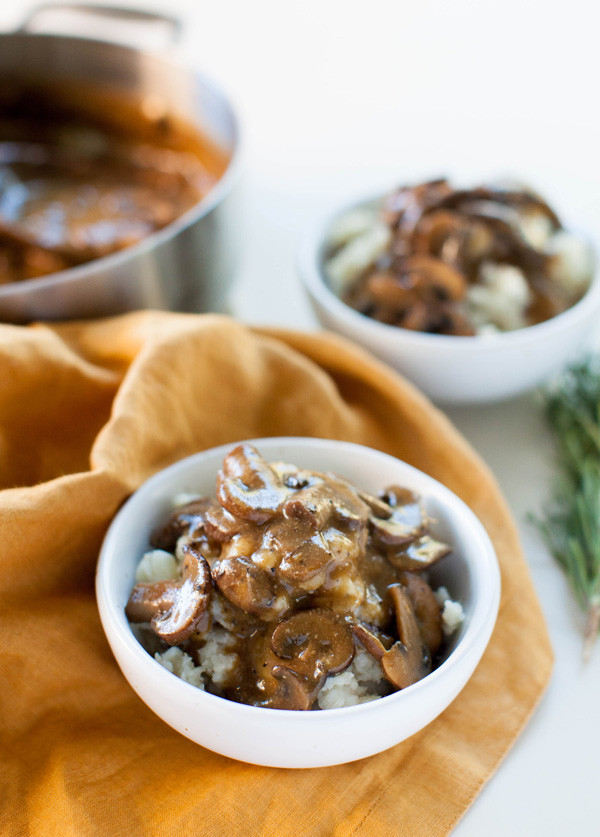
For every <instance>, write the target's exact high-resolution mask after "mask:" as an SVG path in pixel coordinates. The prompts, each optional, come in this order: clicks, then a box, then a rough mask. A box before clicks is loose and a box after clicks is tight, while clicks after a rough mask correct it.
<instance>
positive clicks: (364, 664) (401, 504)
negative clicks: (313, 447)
mask: <svg viewBox="0 0 600 837" xmlns="http://www.w3.org/2000/svg"><path fill="white" fill-rule="evenodd" d="M150 547H151V550H150V551H149V552H148V553H147V554H146V555H145V556H144V558H143V559H142V562H141V564H140V566H139V567H138V574H137V579H138V583H137V584H136V585H135V586H134V588H133V590H132V591H131V594H130V597H129V601H128V603H127V606H126V615H127V617H128V619H129V621H130V623H133V624H134V627H135V629H136V630H135V632H136V635H137V636H138V638H139V639H140V641H141V642H142V644H143V645H144V646H145V647H146V649H147V650H148V651H149V652H150V653H153V654H155V655H156V658H157V659H158V660H159V661H160V662H162V663H163V665H165V666H166V667H167V668H170V670H172V671H174V672H175V673H177V674H179V675H180V676H183V677H184V679H187V680H189V682H193V683H195V685H198V686H200V687H201V688H205V689H206V690H207V691H210V692H212V693H214V694H216V695H219V696H221V697H224V698H227V699H230V700H234V701H237V702H241V703H246V704H251V705H254V706H263V707H270V708H278V709H300V710H308V709H313V708H326V707H327V706H330V705H335V704H332V703H330V702H329V703H328V702H327V700H326V697H325V696H326V695H327V693H328V692H330V691H331V689H332V687H333V686H335V685H336V684H342V683H344V684H345V683H348V684H349V685H350V687H351V689H353V691H354V696H353V699H352V701H351V702H362V701H364V700H369V699H373V698H375V697H380V696H382V695H385V694H388V693H389V692H392V691H395V690H398V689H402V688H404V687H406V686H409V685H411V684H412V683H414V682H416V681H418V680H419V679H421V678H422V677H424V676H425V675H426V674H427V673H428V672H429V671H431V670H432V668H433V667H434V666H435V664H436V660H437V659H438V655H439V654H440V650H441V649H442V647H443V644H444V639H445V634H446V633H449V632H450V631H445V627H446V626H445V624H444V620H443V611H444V599H445V598H446V596H447V594H446V595H445V596H442V598H441V599H440V597H439V596H438V597H436V595H435V594H434V592H433V590H432V589H431V587H430V586H429V584H428V582H427V580H426V578H425V571H426V570H427V569H428V568H429V567H430V566H431V565H432V564H434V563H435V562H437V561H438V560H440V559H441V558H443V557H444V556H446V555H448V554H449V553H450V547H449V546H448V545H447V544H445V543H442V542H440V541H438V540H436V539H435V538H434V537H432V535H431V533H430V521H429V519H428V517H427V515H426V514H425V512H424V510H423V508H422V505H421V502H420V498H419V497H418V496H417V495H416V494H415V493H414V492H412V491H411V490H410V489H408V488H401V487H396V486H393V487H390V488H388V489H387V490H386V491H384V492H383V493H382V494H381V495H380V496H378V497H375V496H372V495H370V494H368V493H366V492H364V491H362V490H360V489H358V488H356V487H354V486H353V485H352V484H350V483H349V482H347V481H346V480H345V479H343V478H342V477H340V476H337V475H335V474H331V473H327V474H323V473H319V472H316V471H309V470H305V469H298V468H296V467H295V466H293V465H289V464H286V463H281V462H272V463H269V462H267V461H266V460H265V459H264V458H263V457H262V456H261V454H260V453H259V451H258V450H257V449H256V448H254V447H253V446H252V445H249V444H243V445H239V446H238V447H236V448H234V449H233V450H231V451H230V452H229V453H228V454H227V456H226V457H225V459H224V461H223V464H222V467H221V470H220V471H219V473H218V476H217V482H216V499H213V498H208V497H201V498H194V499H192V500H189V501H188V502H185V503H183V504H179V505H177V506H176V508H175V509H174V510H173V512H172V513H171V514H170V516H169V518H168V519H167V520H166V521H165V522H164V523H163V524H162V525H161V526H160V527H159V528H158V529H156V530H155V531H154V532H153V534H152V537H151V543H150ZM453 604H456V603H453ZM342 705H348V704H342Z"/></svg>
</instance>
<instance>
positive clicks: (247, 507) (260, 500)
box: [217, 444, 292, 525]
mask: <svg viewBox="0 0 600 837" xmlns="http://www.w3.org/2000/svg"><path fill="white" fill-rule="evenodd" d="M291 491H292V490H291V489H289V488H287V487H286V486H285V485H284V484H283V483H282V482H281V478H280V477H279V475H278V474H277V473H276V472H275V471H274V470H273V469H272V468H271V467H270V465H269V464H268V462H267V461H266V460H265V459H264V458H263V457H262V456H261V454H260V453H259V452H258V450H257V449H256V448H255V447H254V446H253V445H249V444H242V445H238V446H237V447H236V448H234V449H233V450H232V451H231V452H230V453H228V454H227V456H226V457H225V459H224V460H223V467H222V468H221V470H220V471H219V473H218V474H217V499H218V501H219V503H220V504H221V505H222V506H223V508H225V509H226V510H227V511H228V512H229V513H230V514H232V515H233V516H234V517H239V518H241V519H242V520H251V521H252V522H253V523H257V524H259V525H260V524H262V523H266V521H267V520H270V519H271V518H273V517H274V516H275V514H276V513H277V510H278V509H279V507H280V506H281V504H282V503H284V502H285V500H287V498H288V497H289V496H290V494H291Z"/></svg>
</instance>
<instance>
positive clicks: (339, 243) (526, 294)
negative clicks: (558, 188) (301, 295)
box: [323, 179, 594, 336]
mask: <svg viewBox="0 0 600 837" xmlns="http://www.w3.org/2000/svg"><path fill="white" fill-rule="evenodd" d="M593 267H594V265H593V256H592V250H591V248H590V247H589V245H588V244H587V243H586V242H585V241H584V240H583V239H582V238H580V237H578V236H575V235H574V234H572V233H570V232H567V231H566V230H565V229H564V227H563V226H562V224H561V222H560V220H559V218H558V217H557V215H556V213H555V212H554V210H553V209H551V208H550V206H549V205H548V204H547V203H546V202H545V201H544V200H542V198H540V197H539V196H538V195H537V194H535V193H534V192H532V191H531V190H529V189H526V188H524V187H513V188H502V187H495V186H480V187H476V188H472V189H457V188H455V187H453V186H452V185H451V184H450V183H449V181H448V180H445V179H441V180H433V181H430V182H427V183H421V184H418V185H416V186H405V187H402V188H399V189H397V190H396V191H394V192H392V193H391V194H389V195H387V196H386V197H384V198H383V200H382V201H380V202H379V204H378V205H377V206H376V207H375V208H374V209H368V208H366V207H363V208H362V209H356V210H354V211H351V212H349V213H347V214H344V215H343V216H341V217H340V218H339V219H338V220H337V222H336V223H335V224H334V225H333V227H332V229H331V230H330V234H329V240H328V242H327V244H326V252H325V257H324V262H323V269H324V272H325V276H326V279H327V281H328V283H329V285H330V286H331V288H332V290H333V291H334V292H335V293H336V294H337V295H338V296H339V297H340V298H341V299H342V300H343V301H344V302H346V303H347V304H348V305H350V306H351V307H353V308H355V309H356V310H357V311H359V312H360V313H362V314H364V315H366V316H368V317H371V318H372V319H375V320H378V321H379V322H382V323H386V324H388V325H394V326H399V327H401V328H407V329H412V330H415V331H422V332H429V333H435V334H451V335H461V336H471V335H475V334H485V333H488V332H496V331H512V330H514V329H517V328H523V327H525V326H528V325H534V324H536V323H539V322H542V321H544V320H547V319H550V318H551V317H554V316H556V315H557V314H560V313H561V312H562V311H565V310H566V309H567V308H569V307H570V306H572V305H573V304H575V302H577V301H578V299H580V298H581V296H583V294H584V293H585V291H586V289H587V287H588V286H589V283H590V280H591V276H592V271H593Z"/></svg>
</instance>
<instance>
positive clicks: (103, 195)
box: [0, 83, 228, 284]
mask: <svg viewBox="0 0 600 837" xmlns="http://www.w3.org/2000/svg"><path fill="white" fill-rule="evenodd" d="M227 163H228V156H227V155H226V154H225V153H224V152H223V151H222V150H220V149H218V148H217V147H216V146H215V145H214V144H213V143H212V142H211V141H210V140H209V139H208V138H206V137H204V136H202V135H201V134H200V133H199V132H198V130H196V129H193V128H192V127H190V126H188V125H183V124H182V123H179V122H176V121H175V120H173V119H172V118H171V117H170V116H169V115H168V114H167V112H166V108H165V105H164V103H162V102H161V101H159V100H158V99H156V98H153V97H150V96H149V97H147V98H146V99H145V100H143V101H142V102H141V103H139V104H133V103H132V102H129V101H126V100H124V99H122V98H118V97H117V96H115V95H114V94H108V93H106V92H102V91H100V90H91V89H89V88H86V89H83V88H81V87H76V86H71V85H70V86H68V87H67V86H66V85H65V86H62V87H58V86H55V87H50V88H41V87H30V88H27V89H25V88H18V89H15V88H14V86H12V85H10V84H7V83H4V85H3V86H1V87H0V284H4V283H8V282H16V281H21V280H24V279H32V278H35V277H38V276H43V275H46V274H49V273H55V272H56V271H59V270H64V269H66V268H70V267H73V266H75V265H79V264H83V263H85V262H88V261H91V260H93V259H97V258H100V257H102V256H106V255H109V254H110V253H114V252H116V251H118V250H122V249H123V248H125V247H129V246H130V245H132V244H135V243H137V242H139V241H140V240H141V239H143V238H145V237H146V236H148V235H150V234H151V233H153V232H154V231H156V230H159V229H161V228H162V227H165V226H166V225H167V224H170V223H171V222H172V221H174V220H175V219H176V218H178V217H179V216H181V215H183V214H184V213H185V212H186V211H187V210H189V209H190V208H192V207H193V206H194V205H195V204H197V203H198V202H199V201H200V200H202V198H203V197H204V196H205V195H206V194H207V193H208V192H209V191H210V190H211V189H212V187H213V186H214V185H215V183H216V182H217V181H218V180H219V178H220V177H221V176H222V175H223V173H224V171H225V169H226V167H227Z"/></svg>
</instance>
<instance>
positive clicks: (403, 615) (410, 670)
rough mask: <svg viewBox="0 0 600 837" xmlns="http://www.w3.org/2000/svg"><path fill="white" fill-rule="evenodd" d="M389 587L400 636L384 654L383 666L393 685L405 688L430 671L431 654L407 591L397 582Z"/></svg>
mask: <svg viewBox="0 0 600 837" xmlns="http://www.w3.org/2000/svg"><path fill="white" fill-rule="evenodd" d="M389 589H390V594H391V596H392V600H393V603H394V611H395V614H396V624H397V628H398V640H397V641H396V642H395V643H394V644H393V645H392V647H391V648H390V649H389V650H388V651H386V652H385V654H384V655H383V656H382V658H381V667H382V668H383V672H384V674H385V676H386V677H387V678H388V680H389V681H390V682H391V683H393V685H394V686H396V687H397V688H398V689H405V688H406V687H407V686H411V685H412V684H413V683H416V682H417V681H419V680H422V679H423V677H425V675H427V674H429V672H430V671H431V657H430V655H429V653H428V651H427V649H426V648H425V646H424V643H423V638H422V636H421V630H420V628H419V623H418V621H417V617H416V614H415V610H414V607H413V604H412V601H411V599H410V596H409V594H408V592H407V591H406V589H405V588H404V587H403V586H402V585H400V584H394V585H392V586H391V587H390V588H389Z"/></svg>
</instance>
